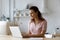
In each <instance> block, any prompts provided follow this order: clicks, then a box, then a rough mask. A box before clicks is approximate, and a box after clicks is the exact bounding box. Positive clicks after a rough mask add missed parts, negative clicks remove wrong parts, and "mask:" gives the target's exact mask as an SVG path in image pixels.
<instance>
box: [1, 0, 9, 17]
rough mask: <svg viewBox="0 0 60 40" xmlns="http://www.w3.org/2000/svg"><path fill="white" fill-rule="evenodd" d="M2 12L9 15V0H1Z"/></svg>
mask: <svg viewBox="0 0 60 40" xmlns="http://www.w3.org/2000/svg"><path fill="white" fill-rule="evenodd" d="M1 5H2V14H4V15H5V16H6V17H9V0H2V4H1Z"/></svg>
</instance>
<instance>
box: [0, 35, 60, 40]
mask: <svg viewBox="0 0 60 40" xmlns="http://www.w3.org/2000/svg"><path fill="white" fill-rule="evenodd" d="M29 39H30V38H15V37H12V36H10V35H0V40H29ZM44 40H60V37H54V38H44Z"/></svg>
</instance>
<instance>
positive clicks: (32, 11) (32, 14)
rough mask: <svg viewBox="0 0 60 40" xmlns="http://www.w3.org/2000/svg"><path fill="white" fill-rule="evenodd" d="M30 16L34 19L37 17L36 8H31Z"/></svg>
mask: <svg viewBox="0 0 60 40" xmlns="http://www.w3.org/2000/svg"><path fill="white" fill-rule="evenodd" d="M30 16H31V17H32V18H33V19H34V18H36V17H37V12H35V11H34V10H30Z"/></svg>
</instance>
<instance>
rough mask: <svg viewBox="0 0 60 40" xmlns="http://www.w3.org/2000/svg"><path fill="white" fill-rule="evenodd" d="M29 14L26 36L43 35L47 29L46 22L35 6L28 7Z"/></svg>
mask: <svg viewBox="0 0 60 40" xmlns="http://www.w3.org/2000/svg"><path fill="white" fill-rule="evenodd" d="M30 16H31V21H30V23H29V34H28V35H27V36H29V37H43V36H44V34H45V32H46V29H47V22H46V20H45V19H44V18H43V17H42V15H41V13H40V11H39V9H38V8H37V7H36V6H32V7H30Z"/></svg>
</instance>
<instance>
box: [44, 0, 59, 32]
mask: <svg viewBox="0 0 60 40" xmlns="http://www.w3.org/2000/svg"><path fill="white" fill-rule="evenodd" d="M47 4H48V5H47V8H48V9H49V10H50V13H48V14H43V16H44V17H45V18H46V19H47V22H48V28H47V32H49V33H53V32H54V30H55V28H57V27H60V0H48V3H47Z"/></svg>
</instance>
